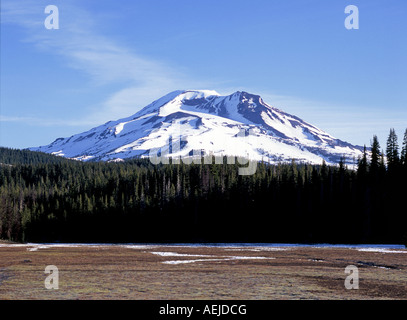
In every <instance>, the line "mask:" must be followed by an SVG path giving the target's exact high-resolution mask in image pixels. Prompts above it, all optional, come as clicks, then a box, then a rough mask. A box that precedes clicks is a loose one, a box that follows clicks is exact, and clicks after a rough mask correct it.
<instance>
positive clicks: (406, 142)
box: [401, 129, 407, 168]
mask: <svg viewBox="0 0 407 320" xmlns="http://www.w3.org/2000/svg"><path fill="white" fill-rule="evenodd" d="M401 163H402V164H403V165H404V167H405V168H407V129H406V131H405V132H404V139H403V147H402V149H401Z"/></svg>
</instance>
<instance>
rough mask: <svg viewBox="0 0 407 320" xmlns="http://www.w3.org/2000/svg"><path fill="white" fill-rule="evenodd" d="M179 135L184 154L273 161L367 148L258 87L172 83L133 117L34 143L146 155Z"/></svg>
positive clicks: (75, 153)
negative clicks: (268, 98)
mask: <svg viewBox="0 0 407 320" xmlns="http://www.w3.org/2000/svg"><path fill="white" fill-rule="evenodd" d="M239 132H240V133H241V132H245V134H239ZM174 137H177V138H178V137H181V140H182V141H183V143H182V144H181V145H182V146H181V148H180V150H177V154H176V155H177V156H181V157H188V156H190V155H192V154H193V151H194V150H200V151H202V153H203V154H213V155H218V156H220V155H222V156H244V157H247V158H250V159H253V160H263V161H266V162H270V163H276V162H281V161H291V160H293V159H294V160H297V161H299V162H308V163H312V164H320V163H322V161H325V162H326V163H328V164H336V163H338V162H339V160H340V159H341V158H345V159H346V163H347V164H350V165H354V164H355V163H356V159H357V158H358V157H360V156H361V155H362V152H363V147H361V146H354V145H352V144H350V143H348V142H345V141H342V140H339V139H336V138H334V137H333V136H331V135H330V134H328V133H327V132H325V131H323V130H321V129H319V128H317V127H316V126H314V125H311V124H309V123H307V122H305V121H304V120H302V119H300V118H299V117H297V116H295V115H291V114H288V113H286V112H284V111H283V110H280V109H277V108H275V107H273V106H271V105H269V104H268V103H266V102H265V101H264V100H263V99H262V97H261V96H260V95H255V94H251V93H248V92H245V91H236V92H234V93H232V94H231V95H226V96H222V95H220V94H219V93H217V92H216V91H213V90H177V91H173V92H170V93H168V94H167V95H165V96H163V97H161V98H159V99H157V100H155V101H153V102H152V103H151V104H149V105H147V106H146V107H144V108H142V109H141V110H140V111H138V112H137V113H135V114H133V115H131V116H130V117H126V118H122V119H119V120H116V121H109V122H107V123H105V124H103V125H101V126H98V127H94V128H92V129H90V130H88V131H85V132H83V133H79V134H76V135H73V136H71V137H69V138H58V139H56V140H55V141H54V142H52V143H51V144H49V145H46V146H41V147H34V148H29V149H30V150H32V151H42V152H46V153H52V154H56V155H60V156H64V157H68V158H73V159H76V160H81V161H90V160H92V161H99V160H101V161H120V160H122V159H126V158H132V157H148V156H149V155H150V154H151V151H152V150H157V149H160V150H164V151H165V150H166V151H167V153H168V150H169V149H170V146H169V141H170V140H171V139H173V138H174ZM173 155H174V154H173Z"/></svg>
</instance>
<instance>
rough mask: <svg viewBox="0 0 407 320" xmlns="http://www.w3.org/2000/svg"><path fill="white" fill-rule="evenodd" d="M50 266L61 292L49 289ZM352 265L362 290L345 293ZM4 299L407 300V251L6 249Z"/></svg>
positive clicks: (0, 274) (1, 262) (1, 251)
mask: <svg viewBox="0 0 407 320" xmlns="http://www.w3.org/2000/svg"><path fill="white" fill-rule="evenodd" d="M48 265H53V266H56V267H57V268H58V289H46V287H45V280H46V279H47V277H50V274H48V273H45V268H46V266H48ZM349 265H353V266H356V267H357V268H358V273H359V289H351V290H349V289H346V287H345V279H346V278H347V277H348V276H349V275H350V274H347V273H345V268H346V267H347V266H349ZM353 275H355V274H353ZM352 283H353V284H355V283H354V282H352ZM53 284H54V285H55V284H56V282H53ZM0 299H2V300H4V299H13V300H14V299H17V300H31V299H41V300H48V299H80V300H92V299H98V300H100V299H108V300H124V299H132V300H159V299H166V300H195V299H202V300H228V299H237V300H276V299H279V300H292V299H294V300H297V299H308V300H310V299H312V300H313V299H324V300H326V299H334V300H343V299H346V300H348V299H356V300H366V299H375V300H376V299H398V300H400V299H401V300H406V299H407V250H405V249H397V250H389V252H387V251H385V252H383V251H359V250H358V249H349V248H316V247H276V248H275V247H268V248H267V247H183V246H159V245H157V246H142V245H140V246H125V245H123V246H119V245H117V246H63V245H60V246H41V245H8V244H4V243H3V244H0Z"/></svg>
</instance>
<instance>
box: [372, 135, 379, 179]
mask: <svg viewBox="0 0 407 320" xmlns="http://www.w3.org/2000/svg"><path fill="white" fill-rule="evenodd" d="M371 147H372V150H371V161H370V173H371V174H372V176H375V175H376V174H377V172H378V169H379V166H380V161H379V160H380V144H379V139H378V138H377V136H376V135H374V136H373V141H372V144H371Z"/></svg>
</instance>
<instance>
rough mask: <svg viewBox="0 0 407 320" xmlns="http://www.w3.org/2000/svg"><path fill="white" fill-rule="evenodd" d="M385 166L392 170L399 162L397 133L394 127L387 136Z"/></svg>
mask: <svg viewBox="0 0 407 320" xmlns="http://www.w3.org/2000/svg"><path fill="white" fill-rule="evenodd" d="M386 156H387V167H388V169H389V170H393V169H394V168H395V167H397V165H398V164H399V161H400V158H399V145H398V142H397V135H396V132H395V130H394V129H390V134H389V137H388V138H387V148H386Z"/></svg>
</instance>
